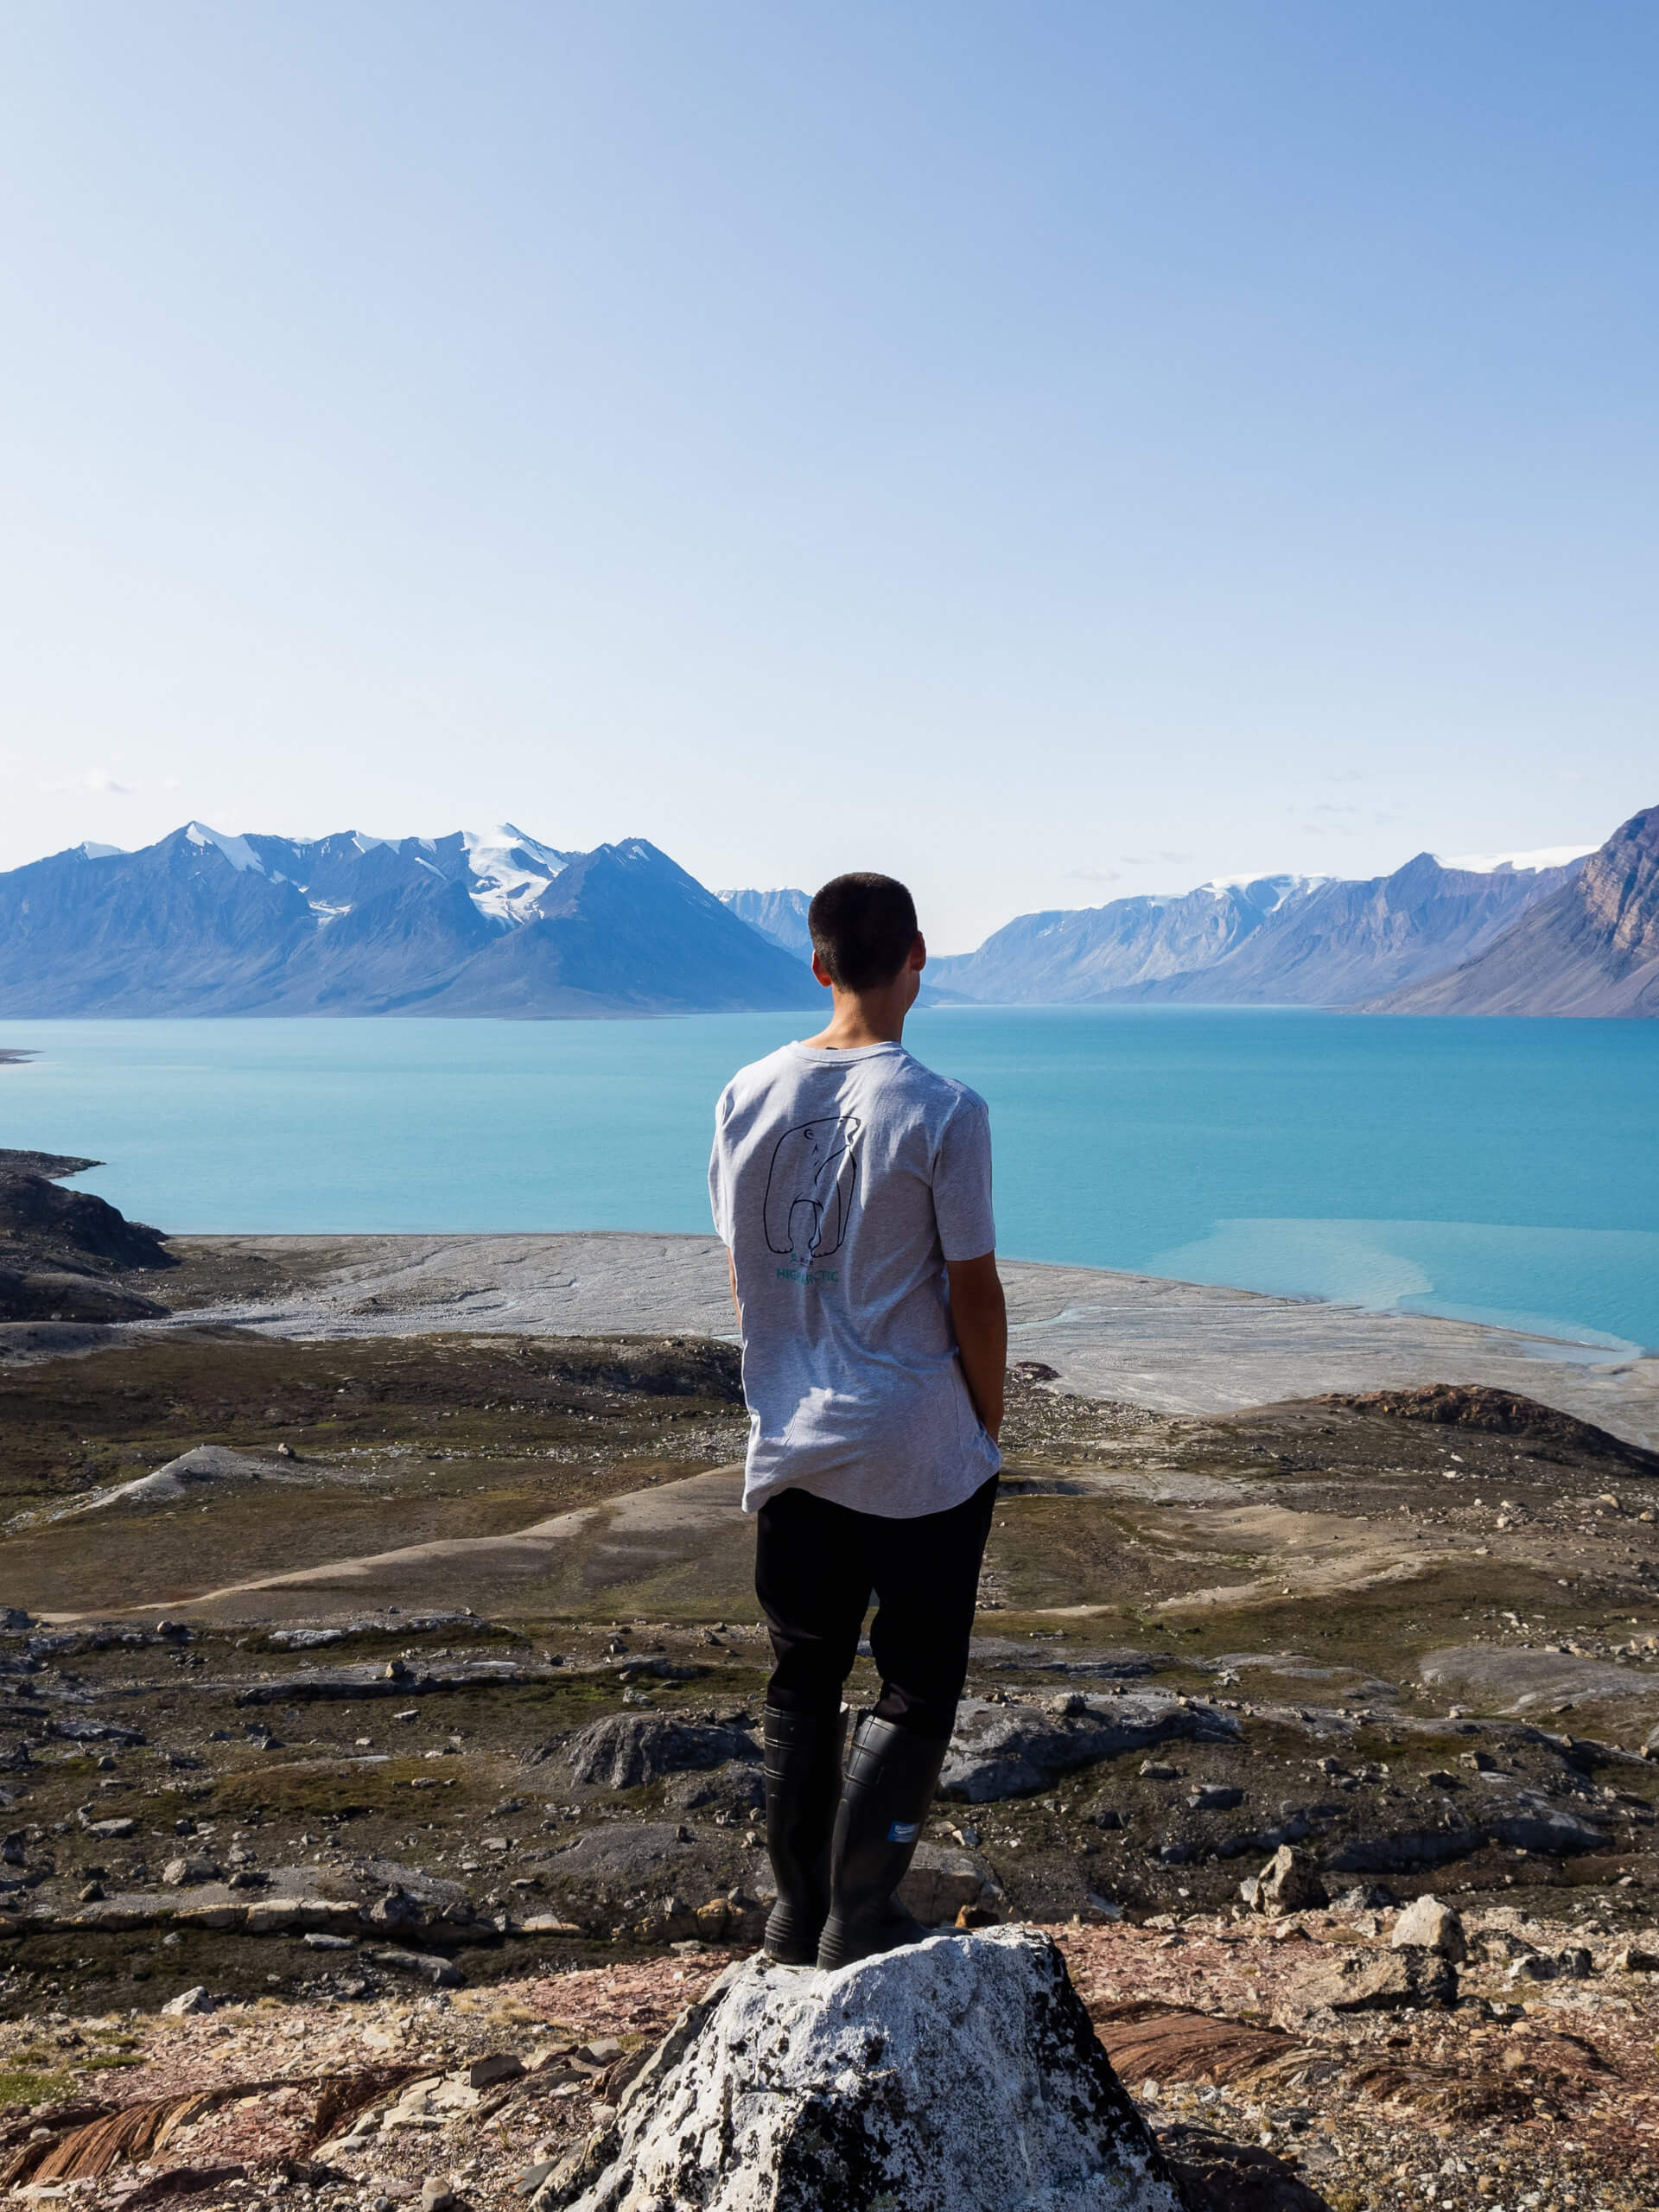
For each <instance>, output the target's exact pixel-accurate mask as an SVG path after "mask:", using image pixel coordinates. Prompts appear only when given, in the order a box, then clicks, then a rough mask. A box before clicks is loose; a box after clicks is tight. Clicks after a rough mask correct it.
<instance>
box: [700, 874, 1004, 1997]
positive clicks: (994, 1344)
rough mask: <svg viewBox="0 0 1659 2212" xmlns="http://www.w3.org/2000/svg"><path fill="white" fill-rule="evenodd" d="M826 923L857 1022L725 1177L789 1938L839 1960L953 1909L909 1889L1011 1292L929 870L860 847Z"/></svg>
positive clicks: (778, 1058)
mask: <svg viewBox="0 0 1659 2212" xmlns="http://www.w3.org/2000/svg"><path fill="white" fill-rule="evenodd" d="M807 925H808V927H809V928H810V931H811V933H812V948H813V950H812V972H813V974H814V975H815V976H817V979H818V981H819V982H820V983H823V984H824V985H825V986H827V988H829V990H830V991H831V992H832V993H833V994H834V1012H833V1014H832V1015H831V1018H830V1021H829V1027H828V1028H826V1029H824V1030H823V1031H822V1032H821V1033H820V1034H819V1035H817V1036H816V1037H813V1038H810V1039H808V1040H807V1042H806V1043H804V1044H798V1045H785V1046H783V1048H782V1049H781V1050H780V1051H779V1052H773V1053H772V1054H770V1055H769V1057H768V1058H766V1059H764V1060H757V1061H756V1062H755V1063H754V1065H753V1066H751V1067H747V1068H742V1069H741V1070H740V1071H738V1073H737V1074H736V1075H735V1076H734V1077H733V1078H732V1080H731V1082H730V1083H729V1084H728V1085H727V1087H726V1089H725V1090H724V1091H723V1092H722V1093H721V1099H720V1103H719V1106H718V1108H717V1109H716V1111H715V1148H714V1156H713V1158H712V1159H711V1160H710V1162H709V1194H710V1197H711V1199H712V1201H713V1205H714V1214H715V1227H716V1229H717V1230H719V1233H720V1236H721V1239H722V1240H723V1242H724V1243H725V1245H726V1248H727V1251H728V1255H729V1258H730V1262H731V1274H732V1296H733V1300H734V1303H735V1305H736V1306H737V1316H738V1325H739V1326H740V1328H741V1331H742V1333H743V1390H744V1395H745V1397H746V1398H747V1402H748V1407H749V1417H750V1418H749V1449H748V1460H747V1479H746V1481H745V1484H744V1490H743V1508H744V1510H745V1512H747V1513H753V1514H754V1515H755V1516H757V1519H758V1522H759V1540H758V1542H757V1546H756V1554H755V1578H754V1579H755V1589H756V1592H757V1594H758V1595H759V1598H760V1604H761V1607H762V1609H763V1611H765V1613H766V1619H767V1622H768V1624H770V1627H771V1630H772V1654H773V1657H774V1660H775V1662H776V1663H775V1665H774V1667H773V1669H772V1681H771V1683H770V1685H769V1687H768V1688H767V1692H766V1847H767V1849H768V1851H769V1853H770V1854H771V1857H772V1872H773V1873H774V1875H775V1877H776V1879H777V1884H778V1903H777V1904H776V1906H775V1907H774V1909H773V1910H772V1916H771V1918H770V1919H769V1920H768V1922H767V1923H766V1950H767V1953H768V1954H769V1955H770V1956H771V1957H772V1958H774V1959H776V1960H779V1961H780V1962H782V1963H785V1964H787V1965H791V1966H810V1965H811V1964H812V1963H813V1962H814V1961H816V1962H817V1964H818V1965H819V1966H821V1967H838V1966H845V1965H846V1964H848V1962H849V1961H851V1960H854V1959H861V1958H865V1957H867V1956H868V1955H869V1954H871V1953H872V1952H875V1951H888V1950H893V1949H895V1948H898V1946H899V1945H900V1944H903V1943H912V1942H918V1940H919V1939H920V1938H921V1936H923V1935H925V1933H926V1931H925V1929H923V1928H922V1926H921V1925H920V1923H918V1921H917V1920H915V1919H914V1918H913V1917H912V1915H911V1914H910V1913H908V1912H907V1911H906V1910H905V1909H904V1907H903V1906H902V1905H900V1904H899V1903H898V1902H897V1899H896V1898H895V1897H894V1894H893V1893H894V1891H896V1890H897V1888H898V1886H899V1882H900V1880H901V1879H902V1878H903V1876H904V1874H905V1872H906V1868H907V1867H908V1866H909V1865H910V1861H911V1857H912V1853H913V1852H914V1850H915V1847H916V1840H917V1838H918V1835H919V1834H921V1829H922V1823H923V1821H925V1819H926V1817H927V1808H928V1805H929V1803H930V1802H931V1799H932V1796H933V1791H934V1788H935V1785H936V1784H937V1783H938V1778H939V1770H940V1768H941V1767H942V1766H943V1764H944V1754H945V1750H946V1746H947V1745H948V1744H949V1742H950V1731H951V1728H952V1726H953V1725H954V1722H955V1719H956V1711H957V1699H958V1698H959V1697H960V1696H961V1694H962V1686H963V1680H964V1678H965V1676H966V1674H967V1668H968V1640H969V1635H970V1633H971V1630H972V1627H973V1618H974V1607H975V1600H976V1593H977V1590H978V1584H979V1567H980V1560H981V1556H982V1553H983V1551H984V1548H985V1538H986V1535H987V1532H988V1529H989V1527H990V1521H991V1510H992V1507H993V1505H994V1503H995V1497H996V1480H997V1469H998V1467H999V1466H1000V1465H1001V1459H1000V1456H999V1454H998V1452H997V1448H996V1438H997V1432H998V1430H999V1428H1000V1427H1001V1421H1002V1384H1003V1373H1004V1369H1005V1366H1006V1363H1007V1313H1006V1311H1005V1308H1004V1306H1003V1301H1002V1287H1001V1282H1000V1281H999V1280H998V1278H997V1272H996V1255H995V1243H996V1231H995V1224H994V1222H993V1220H992V1217H991V1136H990V1122H989V1117H988V1114H987V1112H986V1109H985V1103H984V1101H983V1100H982V1098H979V1097H977V1096H976V1095H975V1094H974V1092H972V1091H971V1090H968V1089H966V1088H965V1086H964V1085H963V1084H959V1083H953V1082H951V1081H950V1079H949V1078H948V1077H944V1076H940V1075H935V1074H934V1073H933V1072H932V1071H931V1069H928V1068H925V1067H924V1066H923V1065H921V1063H920V1062H919V1061H918V1060H916V1059H912V1057H911V1055H910V1054H909V1053H908V1052H906V1050H905V1047H904V1044H903V1041H902V1040H903V1037H904V1028H905V1017H906V1014H908V1013H909V1011H910V1009H911V1007H912V1006H913V1005H914V1004H915V1001H916V994H917V992H918V989H919V988H920V986H921V976H922V969H923V965H924V963H925V961H926V958H927V948H926V946H925V944H924V943H923V941H922V936H921V931H919V930H918V927H917V925H916V908H915V906H914V904H913V902H912V899H911V895H910V893H909V892H908V891H906V888H905V887H904V885H903V884H902V883H895V882H894V881H893V879H892V878H891V877H890V876H885V875H839V876H837V877H836V879H835V880H834V881H833V882H831V883H826V884H825V885H824V887H823V890H822V891H820V892H819V893H818V894H817V897H816V898H815V899H813V901H812V904H811V906H810V910H809V912H808V916H807ZM872 1591H874V1593H875V1598H876V1601H877V1611H876V1614H875V1618H874V1620H873V1621H872V1623H871V1624H870V1648H871V1650H872V1652H873V1654H874V1659H875V1663H876V1666H877V1667H878V1669H880V1675H881V1694H880V1698H879V1699H878V1700H877V1701H876V1704H875V1706H874V1709H873V1710H872V1711H871V1712H869V1713H865V1714H864V1715H862V1716H861V1719H860V1720H859V1722H858V1726H857V1727H856V1729H855V1733H854V1738H853V1745H852V1750H851V1752H850V1755H849V1758H848V1759H847V1765H846V1776H845V1781H844V1784H843V1783H842V1773H841V1765H842V1759H841V1752H842V1705H841V1693H842V1684H843V1683H844V1682H845V1681H846V1680H847V1677H848V1675H849V1673H850V1672H851V1670H852V1666H853V1662H854V1660H855V1657H856V1656H857V1652H858V1637H859V1629H860V1626H861V1623H862V1621H863V1618H864V1611H865V1607H866V1605H867V1604H868V1600H869V1597H870V1593H871V1592H872ZM838 1797H839V1806H837V1798H838Z"/></svg>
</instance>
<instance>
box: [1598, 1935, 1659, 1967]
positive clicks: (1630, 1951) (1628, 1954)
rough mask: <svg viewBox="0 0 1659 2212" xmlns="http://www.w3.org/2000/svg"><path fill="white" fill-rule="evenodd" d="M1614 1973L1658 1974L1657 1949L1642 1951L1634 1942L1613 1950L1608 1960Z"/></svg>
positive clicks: (1658, 1960) (1658, 1958)
mask: <svg viewBox="0 0 1659 2212" xmlns="http://www.w3.org/2000/svg"><path fill="white" fill-rule="evenodd" d="M1610 1963H1611V1967H1612V1969H1613V1971H1614V1973H1615V1974H1659V1951H1644V1950H1642V1949H1641V1948H1639V1947H1638V1946H1637V1944H1635V1943H1627V1944H1625V1946H1624V1948H1623V1950H1619V1951H1615V1952H1614V1953H1613V1955H1612V1958H1611V1961H1610Z"/></svg>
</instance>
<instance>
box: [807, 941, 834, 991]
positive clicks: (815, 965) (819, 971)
mask: <svg viewBox="0 0 1659 2212" xmlns="http://www.w3.org/2000/svg"><path fill="white" fill-rule="evenodd" d="M812 974H813V976H814V977H815V979H816V980H817V982H820V983H822V984H823V988H824V989H825V990H826V991H832V990H834V988H836V987H835V984H834V983H833V982H831V980H830V976H829V969H827V968H826V967H825V966H824V964H823V961H822V960H820V959H819V957H818V956H817V952H816V951H815V952H814V953H813V955H812Z"/></svg>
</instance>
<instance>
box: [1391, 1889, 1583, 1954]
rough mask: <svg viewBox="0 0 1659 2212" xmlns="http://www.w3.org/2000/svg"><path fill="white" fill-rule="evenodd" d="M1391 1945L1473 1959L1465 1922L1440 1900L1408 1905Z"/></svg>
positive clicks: (1419, 1900) (1435, 1899) (1397, 1924)
mask: <svg viewBox="0 0 1659 2212" xmlns="http://www.w3.org/2000/svg"><path fill="white" fill-rule="evenodd" d="M1389 1942H1390V1943H1392V1945H1393V1946H1394V1948H1395V1950H1396V1951H1400V1950H1404V1949H1406V1948H1408V1946H1409V1945H1412V1944H1417V1945H1419V1946H1421V1948H1422V1949H1424V1950H1426V1951H1437V1952H1438V1953H1439V1954H1440V1956H1441V1958H1443V1959H1453V1960H1457V1959H1466V1958H1467V1957H1468V1955H1469V1946H1468V1944H1467V1943H1466V1942H1465V1940H1464V1933H1463V1922H1462V1920H1461V1919H1460V1918H1459V1916H1458V1914H1457V1913H1455V1912H1454V1911H1453V1910H1452V1907H1451V1906H1450V1905H1447V1904H1441V1903H1440V1899H1439V1898H1438V1897H1418V1898H1416V1899H1414V1901H1413V1903H1412V1904H1408V1906H1407V1907H1406V1909H1405V1910H1404V1911H1403V1912H1402V1914H1401V1916H1400V1917H1399V1919H1398V1920H1396V1921H1395V1923H1394V1933H1393V1935H1392V1936H1390V1937H1389ZM1587 1956H1588V1954H1587V1953H1586V1957H1587Z"/></svg>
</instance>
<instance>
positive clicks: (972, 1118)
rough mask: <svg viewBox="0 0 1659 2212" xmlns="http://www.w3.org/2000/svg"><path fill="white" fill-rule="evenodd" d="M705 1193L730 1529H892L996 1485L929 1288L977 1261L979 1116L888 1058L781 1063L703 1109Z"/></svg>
mask: <svg viewBox="0 0 1659 2212" xmlns="http://www.w3.org/2000/svg"><path fill="white" fill-rule="evenodd" d="M709 1197H710V1199H711V1201H712V1203H713V1206H714V1213H715V1228H716V1230H718V1231H719V1234H720V1236H721V1239H722V1241H723V1242H724V1243H726V1245H727V1246H728V1249H729V1250H730V1252H731V1255H732V1259H733V1262H734V1267H735V1268H736V1273H737V1291H738V1297H739V1299H740V1300H741V1304H742V1308H743V1390H744V1395H745V1396H746V1397H747V1401H748V1405H749V1415H750V1421H749V1451H748V1465H747V1481H746V1483H745V1484H744V1491H743V1503H744V1508H745V1510H747V1511H749V1512H753V1510H755V1508H756V1506H757V1505H758V1504H759V1503H760V1502H761V1500H762V1499H763V1498H764V1497H766V1494H767V1493H768V1492H769V1491H774V1490H782V1489H785V1488H794V1489H798V1490H805V1491H812V1492H813V1493H814V1495H815V1496H817V1497H827V1498H832V1499H834V1500H835V1501H836V1503H839V1504H842V1505H847V1506H851V1507H852V1508H854V1509H855V1510H856V1511H859V1512H862V1513H879V1514H884V1515H887V1516H892V1517H894V1518H899V1519H904V1518H908V1517H910V1516H913V1515H917V1514H922V1513H939V1512H944V1510H947V1509H948V1508H949V1507H950V1506H953V1505H957V1504H958V1503H961V1501H962V1500H963V1498H965V1497H969V1495H970V1494H971V1493H972V1492H973V1491H976V1490H977V1489H978V1488H979V1486H980V1484H982V1482H984V1480H985V1479H986V1478H987V1477H988V1475H992V1474H995V1471H996V1470H997V1468H998V1467H999V1466H1000V1465H1001V1459H1000V1457H999V1455H998V1452H997V1449H996V1446H995V1445H994V1444H993V1443H992V1441H991V1440H990V1438H989V1437H988V1435H987V1434H986V1433H985V1430H984V1428H983V1427H982V1425H981V1422H980V1420H979V1416H978V1415H977V1414H976V1412H975V1410H974V1405H973V1401H972V1399H971V1398H970V1397H969V1393H968V1386H967V1383H965V1381H964V1380H963V1373H962V1366H961V1363H960V1361H959V1360H958V1358H957V1350H956V1335H955V1332H954V1331H953V1329H952V1327H951V1325H950V1294H949V1287H948V1283H947V1280H946V1276H945V1262H946V1261H948V1260H974V1259H978V1258H979V1257H980V1256H981V1255H982V1254H984V1253H987V1252H989V1251H991V1250H993V1249H995V1243H996V1225H995V1222H994V1220H993V1218H992V1215H991V1132H990V1117H989V1116H988V1113H987V1111H986V1108H985V1102H984V1100H983V1099H982V1098H980V1097H978V1096H976V1094H975V1093H974V1092H973V1091H971V1090H968V1089H967V1087H966V1086H965V1085H964V1084H960V1083H952V1082H951V1081H950V1079H949V1078H948V1077H944V1076H941V1075H936V1074H935V1073H934V1072H933V1071H932V1070H931V1068H925V1067H924V1066H923V1065H921V1063H920V1061H919V1060H916V1059H913V1058H912V1057H911V1055H910V1054H909V1053H908V1052H906V1050H905V1048H904V1046H902V1045H868V1046H859V1047H857V1048H856V1049H854V1050H850V1051H839V1052H837V1051H825V1050H823V1049H821V1048H819V1047H817V1046H808V1045H785V1046H784V1047H783V1048H782V1050H781V1051H779V1052H773V1053H772V1054H771V1055H770V1056H769V1057H768V1058H766V1059H764V1060H757V1061H756V1062H755V1063H754V1064H753V1066H751V1067H747V1068H742V1069H740V1071H738V1073H737V1074H736V1075H735V1076H734V1077H733V1078H732V1080H731V1082H730V1083H729V1084H728V1085H727V1087H726V1089H725V1090H724V1091H723V1092H722V1093H721V1099H720V1103H719V1106H718V1107H717V1108H716V1109H715V1148H714V1154H713V1157H712V1158H711V1159H710V1160H709Z"/></svg>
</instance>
